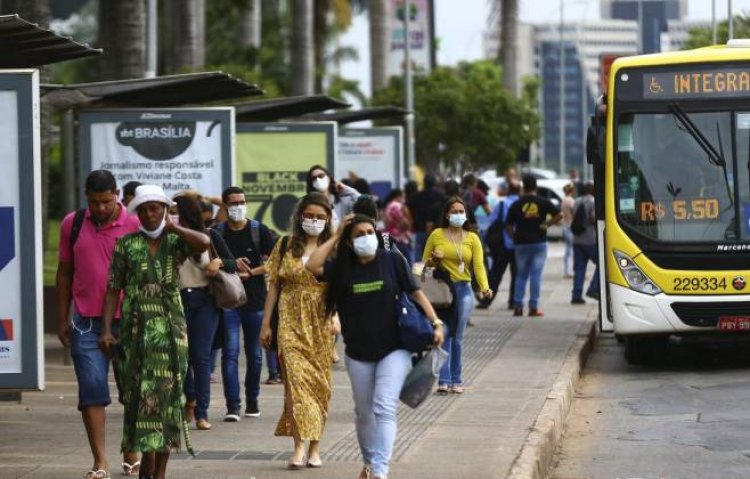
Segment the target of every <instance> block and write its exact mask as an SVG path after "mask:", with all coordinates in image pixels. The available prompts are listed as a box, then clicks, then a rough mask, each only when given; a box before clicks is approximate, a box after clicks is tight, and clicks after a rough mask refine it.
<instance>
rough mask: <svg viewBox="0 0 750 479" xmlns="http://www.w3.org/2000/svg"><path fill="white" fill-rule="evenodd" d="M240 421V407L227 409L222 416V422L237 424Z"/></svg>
mask: <svg viewBox="0 0 750 479" xmlns="http://www.w3.org/2000/svg"><path fill="white" fill-rule="evenodd" d="M239 421H240V407H239V406H237V407H235V408H232V409H228V410H227V413H226V414H225V415H224V422H239Z"/></svg>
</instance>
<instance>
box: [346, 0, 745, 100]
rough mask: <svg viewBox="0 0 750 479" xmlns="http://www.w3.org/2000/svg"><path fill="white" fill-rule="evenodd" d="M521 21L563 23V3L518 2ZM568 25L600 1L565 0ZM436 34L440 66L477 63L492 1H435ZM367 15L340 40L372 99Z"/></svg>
mask: <svg viewBox="0 0 750 479" xmlns="http://www.w3.org/2000/svg"><path fill="white" fill-rule="evenodd" d="M518 1H519V6H520V18H521V21H524V22H529V23H549V22H559V21H560V2H559V1H556V0H518ZM564 1H565V9H564V14H565V19H566V21H571V22H578V21H581V20H586V19H588V20H595V19H597V18H599V0H564ZM434 2H435V30H436V36H437V37H438V38H439V39H440V48H439V49H438V53H437V60H438V63H439V64H441V65H454V64H456V63H458V62H459V61H463V60H477V59H480V58H482V56H483V50H484V46H483V35H484V31H485V29H486V24H487V17H488V15H489V13H490V0H434ZM732 11H733V12H734V13H735V14H738V13H741V12H750V0H733V1H732ZM716 18H717V21H720V20H725V19H726V18H727V0H716ZM687 19H688V20H708V21H710V20H711V0H688V17H687ZM367 28H368V27H367V15H359V16H358V17H355V20H354V25H353V26H352V28H351V29H350V30H349V32H347V34H346V35H344V36H343V37H342V38H341V41H340V43H341V45H343V46H355V47H357V48H358V50H359V56H360V59H359V62H356V63H355V62H349V63H346V64H344V65H343V66H342V72H341V73H342V75H343V76H344V77H345V78H352V79H356V80H359V82H360V89H361V90H362V91H363V92H365V94H366V95H368V96H369V93H370V76H369V70H370V69H369V61H370V60H369V56H368V46H369V37H368V33H367Z"/></svg>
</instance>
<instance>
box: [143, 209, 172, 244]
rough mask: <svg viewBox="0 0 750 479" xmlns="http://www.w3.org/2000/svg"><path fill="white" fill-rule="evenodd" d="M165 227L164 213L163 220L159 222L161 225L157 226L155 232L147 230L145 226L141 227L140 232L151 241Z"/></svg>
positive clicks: (159, 234)
mask: <svg viewBox="0 0 750 479" xmlns="http://www.w3.org/2000/svg"><path fill="white" fill-rule="evenodd" d="M166 226H167V213H166V212H164V218H163V219H162V220H161V223H159V226H157V227H156V229H155V230H151V231H149V230H147V229H146V227H145V226H143V225H141V226H140V230H141V231H142V232H143V234H145V235H146V236H148V237H149V238H151V239H156V238H158V237H159V236H161V234H162V233H163V232H164V228H165V227H166Z"/></svg>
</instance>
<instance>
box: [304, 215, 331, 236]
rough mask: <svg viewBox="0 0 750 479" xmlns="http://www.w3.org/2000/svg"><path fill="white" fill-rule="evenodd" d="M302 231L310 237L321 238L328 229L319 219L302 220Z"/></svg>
mask: <svg viewBox="0 0 750 479" xmlns="http://www.w3.org/2000/svg"><path fill="white" fill-rule="evenodd" d="M302 229H303V230H304V232H305V233H307V234H309V235H310V236H320V234H321V233H322V232H323V231H324V230H325V229H326V222H325V221H323V220H318V219H312V218H304V219H303V220H302Z"/></svg>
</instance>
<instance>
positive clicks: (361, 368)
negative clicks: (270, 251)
mask: <svg viewBox="0 0 750 479" xmlns="http://www.w3.org/2000/svg"><path fill="white" fill-rule="evenodd" d="M334 248H335V249H336V256H335V258H333V259H332V260H329V261H326V259H327V258H328V257H329V256H330V255H331V254H332V253H333V251H334ZM307 268H308V269H309V270H310V271H311V272H312V273H313V274H315V275H318V276H323V277H324V279H325V281H326V282H328V285H329V288H328V291H327V293H326V309H327V314H332V313H333V312H336V311H338V313H339V318H340V320H341V332H342V334H343V336H344V343H345V344H346V368H347V371H348V373H349V380H350V381H351V384H352V395H353V396H354V411H355V414H356V428H357V439H358V441H359V446H360V449H361V451H362V457H363V459H364V462H365V467H364V468H363V469H362V472H361V473H360V477H381V478H382V477H386V475H387V474H388V467H389V463H390V460H391V453H392V451H393V443H394V441H395V439H396V413H397V411H398V396H399V393H400V392H401V387H402V386H403V384H404V379H406V375H407V374H408V373H409V371H410V370H411V353H409V351H407V350H406V349H404V348H403V346H402V345H401V341H400V339H399V332H398V322H397V320H396V315H395V306H396V295H397V294H400V293H403V292H406V293H409V295H410V296H411V297H412V298H413V299H414V301H416V302H417V303H418V304H419V305H420V306H421V307H422V309H423V310H424V311H425V313H426V315H427V317H428V318H430V321H431V322H432V324H433V326H435V344H436V345H440V344H442V342H443V332H442V328H439V327H438V326H440V325H441V324H442V323H441V322H440V320H439V319H438V318H437V315H436V314H435V311H434V310H433V309H432V306H431V305H430V302H429V301H428V300H427V298H426V297H425V295H424V294H423V293H422V291H421V290H420V289H418V288H416V286H415V285H414V284H413V282H412V281H410V280H409V275H410V274H411V273H410V272H409V270H408V268H407V266H406V262H405V261H403V260H402V259H401V258H400V257H398V256H396V254H395V253H392V252H390V251H386V250H383V249H379V248H378V237H377V234H376V232H375V222H374V221H373V219H372V218H369V217H367V216H364V215H355V216H354V217H353V218H347V219H346V220H345V221H344V222H343V224H342V228H340V229H339V232H338V233H336V235H334V237H333V238H331V239H330V240H328V241H326V242H325V243H323V244H322V245H321V246H320V247H319V248H318V249H316V250H315V252H313V254H312V255H311V256H310V260H309V261H308V262H307ZM371 473H372V476H370V474H371Z"/></svg>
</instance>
